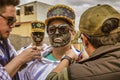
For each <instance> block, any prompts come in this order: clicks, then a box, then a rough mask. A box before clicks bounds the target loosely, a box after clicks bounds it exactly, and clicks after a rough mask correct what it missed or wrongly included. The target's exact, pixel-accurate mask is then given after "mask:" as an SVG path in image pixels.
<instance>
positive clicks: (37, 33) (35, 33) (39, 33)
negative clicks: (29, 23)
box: [32, 32, 44, 36]
mask: <svg viewBox="0 0 120 80" xmlns="http://www.w3.org/2000/svg"><path fill="white" fill-rule="evenodd" d="M32 34H33V35H34V36H36V35H44V33H43V32H32Z"/></svg>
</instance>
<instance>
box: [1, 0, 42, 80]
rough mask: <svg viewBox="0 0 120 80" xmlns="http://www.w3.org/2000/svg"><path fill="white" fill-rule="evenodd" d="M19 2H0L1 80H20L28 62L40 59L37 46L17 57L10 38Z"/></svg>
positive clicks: (15, 0) (5, 0)
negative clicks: (20, 74)
mask: <svg viewBox="0 0 120 80" xmlns="http://www.w3.org/2000/svg"><path fill="white" fill-rule="evenodd" d="M19 2H20V1H19V0H0V80H19V76H18V73H17V72H18V70H19V69H20V68H21V67H22V65H24V64H25V63H26V62H28V61H30V60H33V59H40V56H39V53H38V52H39V50H35V48H36V46H34V47H31V48H29V49H26V50H24V51H23V52H22V53H21V54H20V55H18V56H16V51H15V49H14V47H13V46H12V45H11V43H10V41H9V39H8V37H9V35H10V32H11V31H12V28H13V27H14V26H15V22H16V17H15V16H16V15H15V14H16V10H15V6H17V5H18V4H19Z"/></svg>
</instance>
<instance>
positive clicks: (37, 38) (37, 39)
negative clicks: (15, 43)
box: [32, 32, 44, 44]
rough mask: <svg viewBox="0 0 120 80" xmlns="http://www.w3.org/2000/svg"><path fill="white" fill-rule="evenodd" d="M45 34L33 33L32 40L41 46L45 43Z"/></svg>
mask: <svg viewBox="0 0 120 80" xmlns="http://www.w3.org/2000/svg"><path fill="white" fill-rule="evenodd" d="M43 38H44V32H32V39H33V41H34V42H35V43H37V44H40V43H41V42H42V41H43Z"/></svg>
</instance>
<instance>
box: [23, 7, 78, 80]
mask: <svg viewBox="0 0 120 80" xmlns="http://www.w3.org/2000/svg"><path fill="white" fill-rule="evenodd" d="M74 20H75V13H74V11H73V9H71V8H70V7H68V6H66V5H55V6H52V7H51V8H50V9H49V10H48V12H47V19H46V25H47V33H48V36H49V40H50V43H51V46H52V47H50V48H48V49H46V50H45V51H44V52H43V54H42V55H41V56H42V59H41V61H38V60H36V61H34V63H32V64H31V65H30V66H29V67H28V68H27V70H26V73H25V80H45V78H46V77H47V75H48V74H49V73H50V72H51V71H52V70H53V69H54V68H55V67H56V66H57V65H58V64H59V62H60V60H61V58H62V57H63V56H64V55H65V53H66V51H67V50H69V49H70V48H71V40H72V39H74V34H75V31H74ZM72 49H74V47H73V46H72ZM74 50H75V49H74ZM76 52H77V51H76Z"/></svg>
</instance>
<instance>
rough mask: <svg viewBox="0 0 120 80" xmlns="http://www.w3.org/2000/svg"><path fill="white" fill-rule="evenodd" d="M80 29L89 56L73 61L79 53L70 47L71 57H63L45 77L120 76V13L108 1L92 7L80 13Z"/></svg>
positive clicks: (98, 79)
mask: <svg viewBox="0 0 120 80" xmlns="http://www.w3.org/2000/svg"><path fill="white" fill-rule="evenodd" d="M79 30H80V32H81V35H80V37H81V39H82V41H83V44H84V46H85V50H86V52H87V53H88V54H89V58H88V59H86V60H83V61H81V62H79V63H74V64H71V65H70V64H69V63H70V61H71V60H74V59H75V58H76V55H74V53H73V52H71V51H68V52H67V54H66V55H67V56H69V57H70V59H66V58H64V59H62V61H61V63H60V64H59V65H58V66H57V67H56V68H55V69H54V70H53V71H52V72H51V73H50V74H49V75H48V76H47V78H46V80H119V78H120V13H119V12H118V11H117V10H115V9H114V8H113V7H111V6H110V5H107V4H104V5H97V6H94V7H90V8H88V9H87V10H86V11H85V12H84V13H83V14H82V15H81V18H80V23H79ZM69 65H70V66H69Z"/></svg>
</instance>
